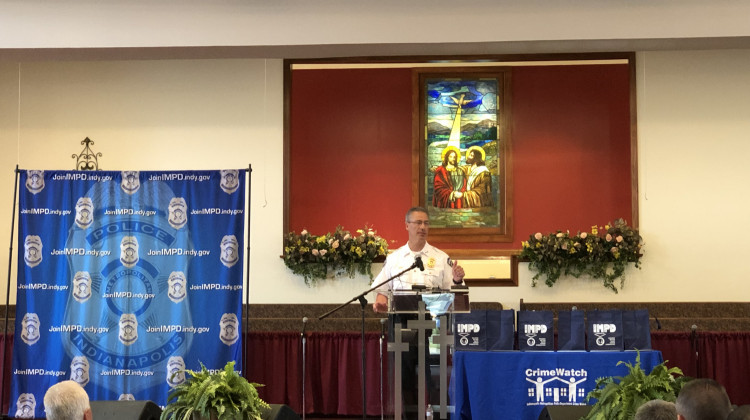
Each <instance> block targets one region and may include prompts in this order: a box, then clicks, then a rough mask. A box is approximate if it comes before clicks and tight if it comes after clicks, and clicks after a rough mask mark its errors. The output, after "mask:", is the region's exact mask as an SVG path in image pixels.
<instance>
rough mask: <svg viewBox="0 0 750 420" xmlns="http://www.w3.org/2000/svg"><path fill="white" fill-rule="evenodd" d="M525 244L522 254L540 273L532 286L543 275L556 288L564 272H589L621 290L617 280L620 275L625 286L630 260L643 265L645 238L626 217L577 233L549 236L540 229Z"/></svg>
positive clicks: (576, 273) (578, 275) (607, 284)
mask: <svg viewBox="0 0 750 420" xmlns="http://www.w3.org/2000/svg"><path fill="white" fill-rule="evenodd" d="M522 245H523V249H522V250H521V255H520V256H519V257H520V258H521V259H523V260H527V261H529V269H531V270H534V271H536V272H537V273H536V274H535V275H534V277H533V279H532V286H536V284H537V280H538V279H539V278H540V277H541V276H544V277H545V281H544V282H545V283H546V284H547V286H549V287H552V286H553V285H554V284H555V282H556V281H557V280H558V279H559V278H560V276H561V275H571V276H573V277H576V278H577V277H580V276H581V275H584V274H586V275H589V276H591V277H592V278H595V279H601V280H602V283H603V284H604V287H606V288H608V289H611V290H612V291H613V292H615V293H617V287H616V286H615V284H614V281H615V280H616V279H618V278H619V279H620V288H622V287H623V285H624V282H625V276H624V273H625V267H626V265H627V263H635V266H636V267H637V268H639V269H640V267H641V262H640V258H641V255H642V254H641V248H642V247H643V243H642V238H641V236H640V235H639V234H638V231H637V230H635V229H633V228H632V227H630V226H628V224H627V222H625V220H623V219H617V220H615V222H614V223H613V224H608V225H606V226H603V227H600V226H592V227H591V232H578V234H577V235H575V236H571V235H570V232H562V231H558V232H556V233H550V234H547V235H543V234H542V233H539V232H538V233H536V234H534V235H531V236H530V237H529V240H528V241H524V242H522Z"/></svg>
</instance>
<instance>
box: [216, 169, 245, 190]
mask: <svg viewBox="0 0 750 420" xmlns="http://www.w3.org/2000/svg"><path fill="white" fill-rule="evenodd" d="M219 173H221V183H220V184H219V185H220V186H221V189H222V191H224V192H225V193H227V194H231V193H233V192H235V191H237V188H239V186H240V178H239V174H240V171H238V170H236V169H228V170H222V171H219Z"/></svg>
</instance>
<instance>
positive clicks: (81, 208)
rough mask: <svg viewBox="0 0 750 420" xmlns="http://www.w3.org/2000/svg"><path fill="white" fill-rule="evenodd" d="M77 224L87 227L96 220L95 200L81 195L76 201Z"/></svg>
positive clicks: (83, 227) (82, 227)
mask: <svg viewBox="0 0 750 420" xmlns="http://www.w3.org/2000/svg"><path fill="white" fill-rule="evenodd" d="M75 222H76V226H78V227H79V228H81V229H86V228H88V227H89V226H91V224H92V223H93V222H94V202H93V201H91V198H90V197H81V198H79V199H78V201H77V202H76V218H75Z"/></svg>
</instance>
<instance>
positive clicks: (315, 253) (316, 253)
mask: <svg viewBox="0 0 750 420" xmlns="http://www.w3.org/2000/svg"><path fill="white" fill-rule="evenodd" d="M312 254H313V255H315V256H316V257H317V256H318V254H319V252H318V250H317V249H315V248H313V250H312Z"/></svg>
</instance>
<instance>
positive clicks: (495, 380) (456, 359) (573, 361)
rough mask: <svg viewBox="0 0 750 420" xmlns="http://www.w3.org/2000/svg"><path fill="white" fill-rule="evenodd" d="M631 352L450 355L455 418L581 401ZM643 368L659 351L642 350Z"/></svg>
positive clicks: (499, 418) (532, 417)
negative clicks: (599, 380)
mask: <svg viewBox="0 0 750 420" xmlns="http://www.w3.org/2000/svg"><path fill="white" fill-rule="evenodd" d="M636 354H637V353H636V352H583V351H558V352H517V351H516V352H468V351H458V352H456V353H455V354H454V355H453V375H452V379H451V382H452V387H453V391H454V401H453V403H454V405H455V407H456V411H455V414H454V416H453V418H454V419H462V420H463V419H476V420H490V419H492V420H504V419H507V420H537V419H538V417H539V413H541V411H542V409H543V408H544V406H546V405H583V404H585V398H586V395H587V394H588V393H589V391H591V390H593V389H594V387H595V385H596V380H597V379H598V378H601V377H604V376H624V375H626V374H627V373H628V368H627V366H624V365H620V366H617V362H619V361H625V362H629V363H631V364H635V358H636ZM640 354H641V367H642V368H643V370H644V371H646V373H648V372H651V369H653V367H654V366H656V365H658V364H659V363H661V362H662V356H661V352H659V351H642V352H641V353H640Z"/></svg>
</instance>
